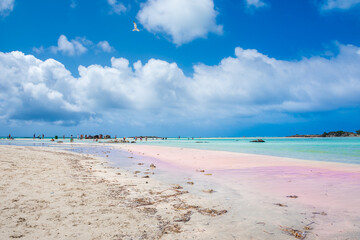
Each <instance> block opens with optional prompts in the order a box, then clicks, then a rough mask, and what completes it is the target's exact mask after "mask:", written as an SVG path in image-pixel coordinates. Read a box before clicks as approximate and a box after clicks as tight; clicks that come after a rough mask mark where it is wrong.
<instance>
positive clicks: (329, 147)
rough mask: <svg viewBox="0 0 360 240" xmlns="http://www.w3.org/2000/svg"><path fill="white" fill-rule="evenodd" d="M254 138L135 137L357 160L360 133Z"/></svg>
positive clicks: (222, 148) (206, 147)
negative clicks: (338, 135)
mask: <svg viewBox="0 0 360 240" xmlns="http://www.w3.org/2000/svg"><path fill="white" fill-rule="evenodd" d="M254 139H256V138H197V139H194V140H192V139H189V140H188V139H187V138H186V139H184V138H182V139H180V140H179V139H168V140H149V141H147V142H146V141H139V140H138V141H137V143H136V144H145V145H158V146H170V147H181V148H195V149H204V150H219V151H228V152H241V153H253V154H261V155H272V156H279V157H290V158H297V159H305V160H318V161H328V162H343V163H353V164H360V137H346V138H262V139H264V140H265V143H252V142H250V141H251V140H254ZM60 140H62V139H60ZM62 141H63V140H62ZM64 141H65V142H68V141H69V140H68V139H66V140H64ZM74 142H75V143H76V142H89V143H95V142H93V141H92V140H77V139H75V141H74ZM103 142H106V140H103ZM0 144H2V145H4V144H11V145H22V146H48V145H54V143H52V142H50V141H49V139H44V140H38V139H36V140H32V139H28V140H18V139H16V140H0ZM55 145H56V143H55Z"/></svg>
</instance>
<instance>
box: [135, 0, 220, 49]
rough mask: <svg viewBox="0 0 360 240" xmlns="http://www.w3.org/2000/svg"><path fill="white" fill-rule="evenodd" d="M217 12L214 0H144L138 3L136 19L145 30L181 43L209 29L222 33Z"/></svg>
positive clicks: (204, 35) (203, 33) (205, 33)
mask: <svg viewBox="0 0 360 240" xmlns="http://www.w3.org/2000/svg"><path fill="white" fill-rule="evenodd" d="M217 15H218V12H217V11H216V10H215V9H214V2H213V0H197V1H193V0H147V1H146V2H145V3H142V4H141V9H140V11H139V12H138V14H137V19H138V20H139V22H140V23H141V24H142V25H143V26H144V27H145V29H146V30H148V31H150V32H153V33H161V34H165V35H167V36H170V37H171V40H172V42H174V43H175V44H177V45H181V44H184V43H188V42H190V41H192V40H194V39H196V38H205V37H207V35H208V33H216V34H222V32H223V27H222V26H221V25H218V24H217V23H216V16H217Z"/></svg>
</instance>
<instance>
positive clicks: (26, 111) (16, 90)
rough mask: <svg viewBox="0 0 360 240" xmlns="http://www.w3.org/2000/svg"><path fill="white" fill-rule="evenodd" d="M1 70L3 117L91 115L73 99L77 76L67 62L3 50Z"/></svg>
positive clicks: (40, 118)
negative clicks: (68, 67)
mask: <svg viewBox="0 0 360 240" xmlns="http://www.w3.org/2000/svg"><path fill="white" fill-rule="evenodd" d="M0 72H1V73H2V74H1V76H0V112H1V114H0V115H1V116H0V118H2V119H10V120H34V121H50V122H52V121H59V120H61V121H64V122H67V121H71V122H73V121H74V120H76V122H78V121H79V120H80V119H82V118H84V117H87V115H88V113H86V112H82V110H81V109H79V107H78V104H77V103H76V102H75V101H74V100H73V99H72V93H71V84H72V82H73V81H74V78H73V77H72V76H71V73H70V72H69V71H68V70H66V69H65V67H64V65H63V64H61V63H59V62H57V61H55V60H53V59H48V60H46V61H41V60H39V59H37V58H35V57H34V56H32V55H24V54H23V53H21V52H17V51H15V52H11V53H1V52H0Z"/></svg>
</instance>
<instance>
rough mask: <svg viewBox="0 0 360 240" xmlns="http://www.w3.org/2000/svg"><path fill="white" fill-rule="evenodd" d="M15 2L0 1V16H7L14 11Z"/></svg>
mask: <svg viewBox="0 0 360 240" xmlns="http://www.w3.org/2000/svg"><path fill="white" fill-rule="evenodd" d="M14 3H15V0H0V15H2V16H7V15H8V14H9V13H10V12H11V11H12V10H13V9H14Z"/></svg>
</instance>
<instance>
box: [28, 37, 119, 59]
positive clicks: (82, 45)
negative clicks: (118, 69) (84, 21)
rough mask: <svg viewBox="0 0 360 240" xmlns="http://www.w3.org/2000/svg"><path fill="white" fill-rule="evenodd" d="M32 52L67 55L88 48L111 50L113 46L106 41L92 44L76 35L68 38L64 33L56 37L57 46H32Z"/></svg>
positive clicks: (79, 52) (83, 51)
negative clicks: (73, 37) (70, 38)
mask: <svg viewBox="0 0 360 240" xmlns="http://www.w3.org/2000/svg"><path fill="white" fill-rule="evenodd" d="M32 50H33V52H35V53H37V54H41V53H43V52H45V51H51V52H52V53H54V54H56V53H58V52H60V53H62V54H64V55H68V56H79V55H82V54H84V53H86V52H88V51H89V50H95V51H97V52H98V51H99V50H100V51H103V52H108V53H109V52H112V51H114V47H112V46H110V44H109V42H108V41H100V42H98V43H97V44H94V43H93V42H92V41H90V40H88V39H86V38H85V37H76V38H75V39H72V40H70V41H69V40H68V38H67V37H66V36H65V35H61V36H60V37H59V39H58V44H57V46H51V47H49V48H44V47H43V46H40V47H38V48H37V47H34V48H33V49H32Z"/></svg>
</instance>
